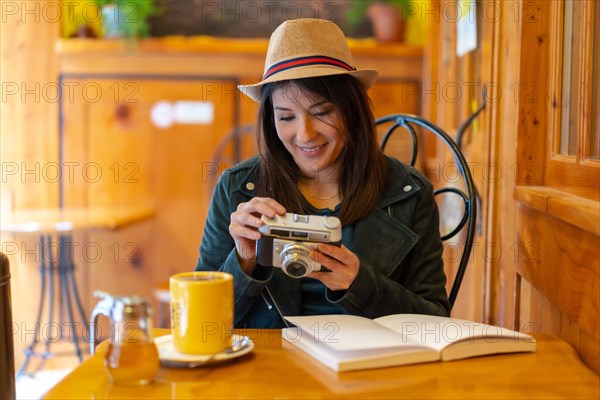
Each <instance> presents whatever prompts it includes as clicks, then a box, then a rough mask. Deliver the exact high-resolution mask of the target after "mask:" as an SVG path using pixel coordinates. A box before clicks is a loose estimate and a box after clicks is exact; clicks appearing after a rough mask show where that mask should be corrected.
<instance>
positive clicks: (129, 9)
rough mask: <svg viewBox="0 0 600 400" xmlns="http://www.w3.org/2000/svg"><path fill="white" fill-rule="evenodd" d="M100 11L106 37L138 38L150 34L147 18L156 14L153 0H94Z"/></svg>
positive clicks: (157, 8) (156, 9)
mask: <svg viewBox="0 0 600 400" xmlns="http://www.w3.org/2000/svg"><path fill="white" fill-rule="evenodd" d="M94 2H95V3H96V4H97V5H98V7H100V10H101V13H102V30H103V32H104V37H106V38H125V39H138V38H141V37H146V36H149V35H150V25H149V24H148V18H149V17H151V16H153V15H158V14H159V13H160V9H159V7H158V6H157V4H156V2H155V0H94Z"/></svg>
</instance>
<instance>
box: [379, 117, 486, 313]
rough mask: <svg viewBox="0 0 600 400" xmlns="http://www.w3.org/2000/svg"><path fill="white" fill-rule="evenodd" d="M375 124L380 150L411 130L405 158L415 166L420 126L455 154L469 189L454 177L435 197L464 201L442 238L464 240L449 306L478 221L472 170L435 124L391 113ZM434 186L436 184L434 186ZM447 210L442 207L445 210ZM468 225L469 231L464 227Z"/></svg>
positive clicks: (465, 262)
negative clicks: (380, 131) (380, 135)
mask: <svg viewBox="0 0 600 400" xmlns="http://www.w3.org/2000/svg"><path fill="white" fill-rule="evenodd" d="M375 122H376V125H377V127H378V130H381V129H383V132H384V133H383V138H382V140H381V144H380V146H381V149H382V150H383V151H386V147H388V145H389V143H390V138H391V137H392V135H394V134H395V133H396V132H401V133H404V134H406V133H408V135H409V137H410V142H411V146H412V151H411V152H410V159H409V160H407V161H405V160H401V161H405V162H407V163H408V164H410V165H411V166H413V167H414V166H415V163H416V162H417V156H418V154H419V133H418V132H417V128H418V127H421V128H422V129H419V132H423V134H433V135H435V136H436V137H437V138H438V139H439V140H441V141H442V142H443V143H444V144H445V145H446V146H447V147H448V149H449V151H450V152H451V153H452V155H453V157H454V160H455V163H456V169H457V170H458V173H459V174H460V176H461V177H462V181H463V185H464V188H465V189H466V194H465V192H463V191H462V190H461V189H459V188H458V187H457V185H455V182H454V179H453V180H452V182H451V183H452V186H450V185H448V186H444V187H440V188H436V190H435V191H434V195H435V196H436V200H437V199H439V197H438V196H442V195H453V196H458V197H459V199H460V202H462V203H463V204H464V212H463V215H462V218H458V219H459V221H458V223H457V225H456V226H455V227H454V228H453V229H452V230H451V231H450V232H447V233H445V232H442V233H441V235H442V241H448V240H450V239H454V238H457V239H459V240H460V239H461V238H462V239H461V240H462V241H463V242H464V246H463V247H462V255H461V257H460V261H459V263H458V268H457V270H456V275H455V277H454V280H453V282H452V288H451V290H450V295H449V300H450V307H453V306H454V302H455V301H456V297H457V295H458V291H459V290H460V285H461V283H462V280H463V277H464V275H465V271H466V269H467V264H468V262H469V256H470V254H471V249H472V247H473V240H474V237H475V224H476V220H477V194H476V190H475V185H474V182H473V177H472V176H471V171H470V170H469V166H468V164H467V162H466V160H465V158H464V156H463V154H462V152H461V150H460V148H459V147H458V145H457V144H456V143H455V141H454V140H453V139H452V138H451V137H450V135H448V134H447V133H446V132H444V131H443V130H442V129H440V128H439V127H438V126H436V125H435V124H433V123H431V122H429V121H427V120H425V119H423V118H420V117H417V116H414V115H408V114H390V115H387V116H384V117H381V118H378V119H377V120H376V121H375ZM434 186H435V185H434ZM443 211H444V210H442V212H443ZM465 227H466V232H464V229H463V228H465Z"/></svg>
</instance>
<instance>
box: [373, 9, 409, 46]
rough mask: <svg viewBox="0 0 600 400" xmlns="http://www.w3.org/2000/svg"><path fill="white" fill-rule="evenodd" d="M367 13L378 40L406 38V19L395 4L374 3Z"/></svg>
mask: <svg viewBox="0 0 600 400" xmlns="http://www.w3.org/2000/svg"><path fill="white" fill-rule="evenodd" d="M367 13H368V16H369V19H370V20H371V24H372V25H373V33H374V35H375V39H377V41H379V42H402V41H403V40H404V20H403V19H402V15H400V11H398V9H397V8H396V7H395V6H393V5H391V4H386V3H374V4H372V5H370V6H369V10H368V11H367Z"/></svg>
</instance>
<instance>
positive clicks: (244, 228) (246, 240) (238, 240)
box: [229, 197, 285, 275]
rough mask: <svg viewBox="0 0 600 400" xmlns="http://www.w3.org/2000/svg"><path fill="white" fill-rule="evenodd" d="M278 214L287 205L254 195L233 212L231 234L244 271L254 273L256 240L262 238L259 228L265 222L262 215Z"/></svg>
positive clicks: (230, 224)
mask: <svg viewBox="0 0 600 400" xmlns="http://www.w3.org/2000/svg"><path fill="white" fill-rule="evenodd" d="M276 214H279V215H283V214H285V207H283V206H282V205H281V204H279V203H278V202H276V201H275V200H273V199H271V198H269V197H254V198H252V199H251V200H250V201H248V202H246V203H240V204H239V205H238V207H237V210H236V211H234V212H233V213H232V214H231V222H230V223H229V234H230V235H231V237H233V240H234V241H235V251H236V253H237V256H238V260H239V261H240V265H241V267H242V269H243V270H244V272H246V273H247V274H248V275H250V274H252V272H253V271H254V267H255V266H256V240H258V239H260V238H261V236H262V235H261V233H260V232H258V228H259V227H261V226H263V225H264V224H265V223H264V222H263V221H262V220H261V219H260V217H261V215H266V216H267V217H269V218H273V217H274V216H275V215H276Z"/></svg>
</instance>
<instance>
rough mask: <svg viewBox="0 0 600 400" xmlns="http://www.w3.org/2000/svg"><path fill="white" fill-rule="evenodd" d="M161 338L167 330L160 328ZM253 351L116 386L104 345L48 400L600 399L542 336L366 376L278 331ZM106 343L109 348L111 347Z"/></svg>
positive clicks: (559, 344) (263, 334)
mask: <svg viewBox="0 0 600 400" xmlns="http://www.w3.org/2000/svg"><path fill="white" fill-rule="evenodd" d="M156 333H157V335H161V334H166V333H168V331H167V330H164V329H163V330H157V332H156ZM237 333H240V334H245V335H248V336H250V337H251V338H252V340H253V341H254V342H255V344H256V346H255V348H254V351H253V352H252V353H250V354H248V355H246V356H243V357H240V358H238V359H236V360H234V361H231V362H229V363H227V364H221V365H213V366H210V367H200V368H196V369H178V368H164V367H163V368H161V369H160V371H159V373H158V375H157V377H156V379H155V381H154V382H153V383H152V384H150V385H148V386H142V387H127V386H115V385H111V384H110V383H109V382H108V376H107V375H106V373H105V371H104V367H103V356H104V351H103V347H104V346H102V345H101V346H99V347H98V352H97V353H96V354H95V355H94V356H93V357H91V358H89V359H88V360H86V361H85V362H84V363H83V364H81V365H80V366H79V367H77V368H76V369H75V370H74V371H73V372H71V374H69V375H67V376H66V377H65V378H64V379H63V380H62V381H61V382H59V383H58V384H57V385H56V386H55V387H54V388H52V389H51V390H50V391H49V392H47V393H46V394H45V396H44V398H45V399H60V400H65V399H117V398H118V399H125V398H133V399H189V398H196V399H204V398H222V399H229V398H260V399H266V398H294V399H299V398H302V399H306V398H378V399H379V398H423V399H432V398H444V399H449V398H461V399H466V398H476V399H483V398H485V399H528V400H531V399H549V398H565V399H580V398H590V399H598V398H599V396H600V380H599V377H598V376H597V375H595V374H594V373H593V372H592V371H591V370H589V369H588V368H587V367H585V366H584V365H583V364H582V363H581V361H580V360H579V358H578V356H577V354H576V353H575V351H574V350H573V349H572V348H571V347H570V346H569V345H568V344H567V343H566V342H564V341H562V340H559V339H556V338H554V337H552V336H549V335H544V334H537V335H536V338H537V339H538V341H539V343H538V350H537V352H535V353H524V354H509V355H497V356H488V357H479V358H472V359H467V360H460V361H452V362H436V363H429V364H419V365H411V366H403V367H395V368H382V369H374V370H365V371H353V372H344V373H336V372H333V371H331V370H329V369H327V368H326V367H324V366H323V365H321V364H320V363H318V362H317V361H315V360H314V359H312V358H311V357H309V356H307V355H306V354H304V353H302V352H301V351H300V350H298V349H296V348H293V347H291V345H289V344H287V343H282V340H281V331H279V330H247V331H237ZM104 344H105V343H104Z"/></svg>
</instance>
